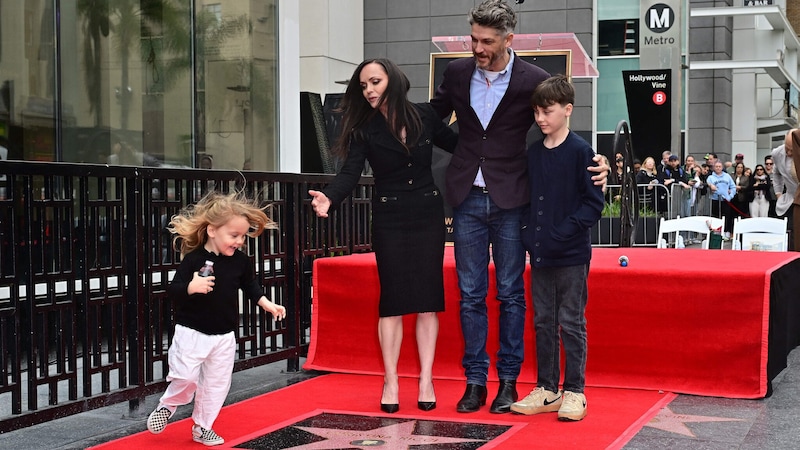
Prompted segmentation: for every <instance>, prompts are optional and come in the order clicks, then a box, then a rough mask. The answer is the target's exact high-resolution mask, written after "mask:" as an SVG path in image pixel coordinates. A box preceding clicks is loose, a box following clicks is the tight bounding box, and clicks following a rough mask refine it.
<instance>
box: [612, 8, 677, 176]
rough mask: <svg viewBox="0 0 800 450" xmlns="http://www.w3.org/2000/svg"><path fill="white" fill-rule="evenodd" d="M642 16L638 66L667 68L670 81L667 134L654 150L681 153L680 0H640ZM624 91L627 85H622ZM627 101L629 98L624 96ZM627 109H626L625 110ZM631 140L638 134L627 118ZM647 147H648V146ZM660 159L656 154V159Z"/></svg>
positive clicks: (649, 68) (635, 139)
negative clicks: (668, 126) (665, 138)
mask: <svg viewBox="0 0 800 450" xmlns="http://www.w3.org/2000/svg"><path fill="white" fill-rule="evenodd" d="M641 10H642V13H643V16H642V17H641V20H640V21H639V37H640V40H639V56H640V57H639V67H640V68H641V69H642V70H655V69H658V70H669V71H671V77H670V78H671V82H668V84H670V85H671V86H669V90H667V91H665V93H666V94H667V97H666V100H667V101H669V102H670V104H671V108H670V109H671V111H670V138H669V139H668V140H666V141H664V142H661V143H659V144H660V148H658V150H657V153H658V154H659V155H660V154H661V152H662V151H664V150H670V151H671V152H672V153H674V154H676V155H680V154H681V147H682V146H681V115H680V113H681V109H682V105H681V98H682V96H681V91H682V75H683V72H682V70H681V67H682V64H681V47H682V45H681V42H682V40H681V36H682V29H681V28H682V26H681V24H682V23H683V20H682V18H681V17H682V16H681V0H642V7H641ZM626 91H627V88H626ZM628 101H629V104H630V99H629V100H628ZM629 112H630V111H629ZM631 129H632V131H633V141H634V144H636V142H637V139H640V138H639V135H640V132H639V131H640V130H637V129H636V127H635V125H634V123H633V121H631ZM648 150H649V149H648ZM658 159H660V157H659V158H656V160H658Z"/></svg>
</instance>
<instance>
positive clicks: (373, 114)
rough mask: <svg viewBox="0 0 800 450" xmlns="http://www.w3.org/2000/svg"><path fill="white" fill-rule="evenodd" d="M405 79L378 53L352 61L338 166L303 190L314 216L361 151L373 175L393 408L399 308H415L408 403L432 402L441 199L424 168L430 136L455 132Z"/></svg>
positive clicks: (349, 184)
mask: <svg viewBox="0 0 800 450" xmlns="http://www.w3.org/2000/svg"><path fill="white" fill-rule="evenodd" d="M409 88H410V83H409V81H408V78H406V76H405V74H403V72H402V71H401V70H400V69H399V68H398V67H397V66H396V65H395V64H394V63H392V62H391V61H389V60H387V59H370V60H366V61H364V62H362V63H361V64H360V65H359V66H358V67H357V68H356V70H355V72H354V73H353V76H352V77H351V78H350V82H349V83H348V85H347V90H346V91H345V94H344V97H343V98H342V100H341V103H340V109H341V111H342V114H343V120H342V134H341V136H340V138H339V140H338V141H337V142H336V144H335V146H334V147H333V148H334V152H336V153H337V154H339V155H340V156H343V157H345V162H344V165H343V167H342V170H341V172H340V173H339V174H338V175H337V176H336V178H335V179H334V180H333V182H332V183H331V184H329V185H328V186H327V187H325V189H323V190H322V191H313V190H312V191H309V192H308V193H309V195H311V197H312V198H313V200H312V202H311V205H312V207H313V208H314V211H315V212H316V213H317V215H318V216H320V217H328V211H329V210H330V209H332V208H335V207H337V206H338V205H339V204H340V203H341V202H342V201H343V200H344V199H345V198H347V197H348V196H349V195H350V193H351V192H352V191H353V188H354V187H355V186H356V184H357V183H358V180H359V178H360V176H361V172H362V169H363V167H364V162H365V160H368V161H369V163H370V166H371V167H372V170H373V174H374V177H375V195H374V197H373V201H372V243H373V244H372V246H373V249H374V250H375V258H376V260H377V263H378V278H379V280H380V285H381V295H380V303H379V307H378V309H379V314H378V315H379V316H380V317H379V319H378V338H379V341H380V346H381V354H382V357H383V365H384V370H385V375H384V385H383V393H382V395H381V410H383V411H384V412H387V413H394V412H397V411H398V409H399V384H398V383H399V381H398V372H397V361H398V358H399V356H400V344H401V342H402V339H403V317H402V316H403V315H406V314H416V316H417V321H416V340H417V350H418V352H419V361H420V374H419V394H418V397H417V406H418V407H419V409H422V410H426V411H427V410H431V409H433V408H435V407H436V396H435V393H434V390H433V373H432V370H433V359H434V353H435V350H436V338H437V336H438V333H439V319H438V316H437V313H438V312H440V311H443V310H444V280H443V275H442V263H443V259H444V241H445V224H444V203H443V200H442V195H441V191H440V190H439V188H437V187H436V185H435V184H434V180H433V173H432V171H431V163H432V152H433V144H434V143H435V144H436V145H438V146H439V147H441V148H443V149H445V150H447V151H449V152H452V151H453V149H454V148H455V146H456V143H457V141H458V135H457V134H455V133H454V132H453V131H452V130H450V129H449V128H448V127H447V126H446V125H445V124H444V122H442V121H441V120H440V119H439V118H438V117H437V116H436V114H435V113H434V112H433V109H431V107H430V105H428V104H414V103H411V102H410V101H409V100H408V99H407V94H408V90H409Z"/></svg>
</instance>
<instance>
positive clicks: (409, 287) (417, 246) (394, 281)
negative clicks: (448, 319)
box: [372, 187, 445, 317]
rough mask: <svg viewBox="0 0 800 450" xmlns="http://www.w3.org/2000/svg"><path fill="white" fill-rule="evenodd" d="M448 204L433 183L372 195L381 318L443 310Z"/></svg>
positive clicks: (374, 244) (373, 240)
mask: <svg viewBox="0 0 800 450" xmlns="http://www.w3.org/2000/svg"><path fill="white" fill-rule="evenodd" d="M444 240H445V224H444V203H443V200H442V194H441V192H440V191H439V190H438V189H436V188H435V187H432V188H430V189H419V190H416V191H412V192H397V193H380V194H378V195H377V196H376V197H375V198H374V199H373V209H372V248H373V250H374V251H375V259H376V260H377V263H378V278H379V280H380V288H381V296H380V306H379V315H380V317H389V316H399V315H403V314H412V313H420V312H439V311H444V279H443V275H442V264H443V260H444Z"/></svg>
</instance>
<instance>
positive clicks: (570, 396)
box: [558, 391, 586, 421]
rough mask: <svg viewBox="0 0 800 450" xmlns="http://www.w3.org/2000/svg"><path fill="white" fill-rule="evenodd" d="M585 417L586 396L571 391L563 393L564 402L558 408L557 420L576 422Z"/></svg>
mask: <svg viewBox="0 0 800 450" xmlns="http://www.w3.org/2000/svg"><path fill="white" fill-rule="evenodd" d="M584 417H586V396H585V395H583V394H579V393H577V392H572V391H564V401H563V402H562V403H561V407H560V408H558V420H562V421H578V420H582V419H583V418H584Z"/></svg>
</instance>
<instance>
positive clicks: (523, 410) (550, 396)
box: [511, 387, 562, 416]
mask: <svg viewBox="0 0 800 450" xmlns="http://www.w3.org/2000/svg"><path fill="white" fill-rule="evenodd" d="M561 398H562V395H561V391H558V392H552V391H548V390H547V389H545V388H543V387H537V388H536V389H534V390H532V391H531V393H530V394H528V395H527V397H525V398H523V399H522V400H520V401H518V402H515V403H512V404H511V411H513V412H515V413H519V414H525V415H526V416H530V415H533V414H539V413H545V412H556V411H558V410H559V408H560V407H561Z"/></svg>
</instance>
